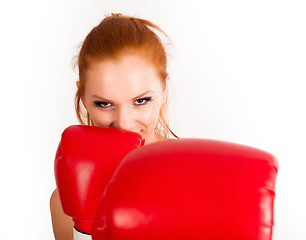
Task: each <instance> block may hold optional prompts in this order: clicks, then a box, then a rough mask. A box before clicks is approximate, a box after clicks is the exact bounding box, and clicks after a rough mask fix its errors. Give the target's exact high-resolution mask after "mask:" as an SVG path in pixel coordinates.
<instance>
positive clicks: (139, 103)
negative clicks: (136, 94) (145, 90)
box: [135, 97, 152, 106]
mask: <svg viewBox="0 0 306 240" xmlns="http://www.w3.org/2000/svg"><path fill="white" fill-rule="evenodd" d="M151 100H152V97H144V98H140V99H137V100H136V101H135V105H136V106H143V105H146V104H147V103H148V102H150V101H151Z"/></svg>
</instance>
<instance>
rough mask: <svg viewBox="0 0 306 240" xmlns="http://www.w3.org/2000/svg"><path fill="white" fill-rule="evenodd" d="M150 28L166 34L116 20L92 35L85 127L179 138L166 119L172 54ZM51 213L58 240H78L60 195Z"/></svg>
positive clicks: (85, 77)
mask: <svg viewBox="0 0 306 240" xmlns="http://www.w3.org/2000/svg"><path fill="white" fill-rule="evenodd" d="M148 27H152V28H154V29H156V30H158V31H160V32H162V33H164V32H163V31H162V30H161V29H160V28H159V27H157V26H156V25H155V24H153V23H151V22H149V21H147V20H143V19H138V18H133V17H128V16H122V15H121V14H112V15H111V16H109V17H106V18H105V19H104V20H103V21H102V22H101V23H100V24H99V25H98V26H96V27H94V28H93V29H92V31H91V32H90V33H89V34H88V36H87V37H86V39H85V41H84V42H83V44H82V48H81V50H80V53H79V56H78V62H77V64H78V68H79V81H77V87H78V90H77V92H76V97H75V108H76V113H77V117H78V119H79V121H80V123H81V124H87V125H91V126H100V127H112V128H120V129H126V130H130V131H134V132H137V133H140V134H141V135H142V136H143V137H144V138H145V144H150V143H154V142H158V141H164V140H167V139H169V138H170V135H172V136H174V137H177V136H176V135H175V134H174V133H173V132H172V131H171V129H170V128H169V126H168V122H167V118H166V113H167V107H168V81H169V74H168V73H167V57H166V52H165V49H164V47H163V45H162V43H161V41H160V39H159V37H158V36H157V35H156V34H155V33H154V32H153V31H151V30H150V29H149V28H148ZM164 34H165V33H164ZM165 35H166V34H165ZM166 36H167V35H166ZM50 208H51V216H52V224H53V231H54V236H55V239H57V240H61V239H73V221H72V218H71V217H69V216H67V215H65V214H64V212H63V210H62V207H61V203H60V200H59V196H58V191H57V189H55V190H54V192H53V193H52V196H51V199H50Z"/></svg>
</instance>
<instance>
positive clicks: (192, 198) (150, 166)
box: [92, 139, 278, 240]
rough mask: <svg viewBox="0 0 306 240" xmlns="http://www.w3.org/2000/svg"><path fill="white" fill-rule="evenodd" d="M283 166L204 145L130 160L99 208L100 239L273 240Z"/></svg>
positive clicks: (235, 149) (178, 146) (250, 151)
mask: <svg viewBox="0 0 306 240" xmlns="http://www.w3.org/2000/svg"><path fill="white" fill-rule="evenodd" d="M277 169H278V162H277V160H276V159H275V158H274V157H273V156H272V155H270V154H269V153H266V152H264V151H261V150H258V149H254V148H251V147H246V146H242V145H238V144H232V143H226V142H220V141H211V140H203V139H177V140H168V141H165V142H159V143H154V144H151V145H147V146H144V147H141V148H139V149H136V150H134V151H133V152H131V153H130V154H128V155H127V156H126V157H125V158H124V159H123V160H122V162H121V163H120V165H119V167H118V168H117V169H116V172H115V173H114V175H113V177H112V179H111V180H110V182H109V184H108V186H107V190H106V191H105V193H104V195H103V198H102V201H101V202H100V203H99V207H98V209H97V213H96V217H95V221H94V224H93V229H92V238H93V240H102V239H103V240H110V239H112V240H132V239H133V240H144V239H145V240H153V239H154V240H156V239H163V240H203V239H209V240H225V239H226V240H271V238H272V227H273V202H274V197H275V193H274V187H275V179H276V175H277Z"/></svg>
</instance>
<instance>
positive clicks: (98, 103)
mask: <svg viewBox="0 0 306 240" xmlns="http://www.w3.org/2000/svg"><path fill="white" fill-rule="evenodd" d="M93 106H94V107H100V108H111V107H112V104H111V103H110V102H105V101H94V102H93Z"/></svg>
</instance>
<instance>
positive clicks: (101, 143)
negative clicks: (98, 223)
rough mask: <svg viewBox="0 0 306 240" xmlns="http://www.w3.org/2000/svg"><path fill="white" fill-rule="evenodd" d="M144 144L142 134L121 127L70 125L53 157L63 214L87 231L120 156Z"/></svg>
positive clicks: (121, 157)
mask: <svg viewBox="0 0 306 240" xmlns="http://www.w3.org/2000/svg"><path fill="white" fill-rule="evenodd" d="M143 144H144V139H143V137H142V136H141V135H139V134H137V133H134V132H130V131H126V130H120V129H114V128H102V127H93V126H70V127H68V128H67V129H66V130H65V131H64V132H63V133H62V138H61V142H60V143H59V146H58V149H57V153H56V157H55V180H56V185H57V188H58V192H59V197H60V200H61V204H62V207H63V211H64V212H65V214H67V215H69V216H71V217H72V218H73V221H74V227H75V229H77V230H78V231H79V232H82V233H85V234H90V233H91V225H92V220H93V218H94V214H95V212H96V207H97V205H98V202H99V199H100V198H101V196H102V194H103V192H104V190H105V186H106V184H107V183H108V181H109V180H110V178H111V176H112V175H113V173H114V171H115V169H116V168H117V166H118V164H119V163H120V161H121V160H122V159H123V157H124V156H125V155H126V154H127V153H129V152H130V151H132V150H133V149H135V148H138V147H140V146H141V145H143Z"/></svg>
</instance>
